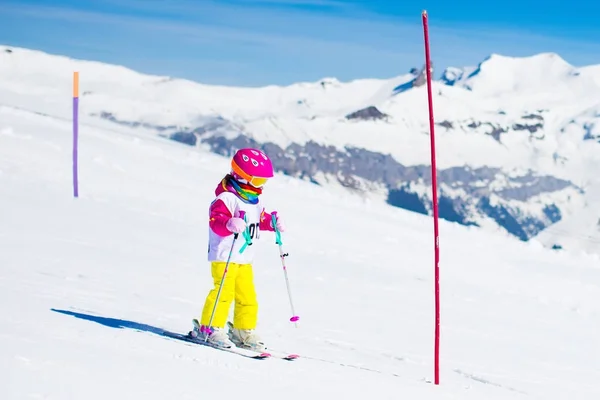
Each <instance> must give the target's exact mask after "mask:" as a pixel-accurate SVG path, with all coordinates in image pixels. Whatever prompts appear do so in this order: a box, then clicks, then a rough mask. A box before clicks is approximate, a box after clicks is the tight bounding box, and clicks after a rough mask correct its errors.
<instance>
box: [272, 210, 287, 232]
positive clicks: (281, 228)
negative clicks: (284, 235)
mask: <svg viewBox="0 0 600 400" xmlns="http://www.w3.org/2000/svg"><path fill="white" fill-rule="evenodd" d="M271 214H273V215H275V216H276V221H277V230H278V231H279V232H285V224H284V223H283V221H282V220H281V217H280V216H279V214H278V213H277V211H273V212H272V213H271ZM271 226H273V222H271ZM273 228H275V227H273Z"/></svg>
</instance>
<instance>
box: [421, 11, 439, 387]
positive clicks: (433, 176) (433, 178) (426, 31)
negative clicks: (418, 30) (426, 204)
mask: <svg viewBox="0 0 600 400" xmlns="http://www.w3.org/2000/svg"><path fill="white" fill-rule="evenodd" d="M421 17H422V19H423V34H424V38H425V69H426V71H427V100H428V102H429V131H430V138H431V190H432V199H431V201H432V203H433V235H434V251H435V280H434V281H435V344H434V352H433V353H434V383H435V384H436V385H439V384H440V265H439V263H440V234H439V228H438V216H439V213H438V198H437V173H436V172H437V168H436V166H435V124H434V118H433V95H432V94H431V72H432V71H431V57H430V54H429V27H428V17H427V11H425V10H424V11H423V12H422V13H421Z"/></svg>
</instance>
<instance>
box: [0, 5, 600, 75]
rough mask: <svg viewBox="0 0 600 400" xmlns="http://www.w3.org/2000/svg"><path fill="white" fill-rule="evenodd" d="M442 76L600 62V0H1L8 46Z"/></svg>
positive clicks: (0, 25)
mask: <svg viewBox="0 0 600 400" xmlns="http://www.w3.org/2000/svg"><path fill="white" fill-rule="evenodd" d="M422 9H427V11H428V13H429V19H430V33H431V42H432V43H431V52H432V59H433V61H434V63H435V67H436V75H439V73H440V72H441V69H442V68H445V67H447V66H466V65H476V64H477V63H479V62H480V61H481V60H483V59H484V58H485V57H486V56H488V55H489V54H491V53H499V54H504V55H509V56H526V55H532V54H535V53H540V52H548V51H550V52H556V53H558V54H560V55H561V56H562V57H563V58H564V59H565V60H567V61H568V62H570V63H571V64H573V65H576V66H582V65H589V64H600V24H598V23H597V18H598V16H599V15H600V2H596V1H591V0H585V1H580V0H572V1H569V2H558V1H556V2H555V1H552V0H550V1H544V2H542V1H538V0H531V1H527V0H520V1H515V0H504V1H502V2H492V1H477V2H472V3H470V2H468V1H454V2H449V1H431V0H425V1H421V2H418V1H407V0H391V1H386V0H371V1H368V0H258V1H251V0H222V1H205V0H79V1H70V0H51V1H43V0H37V1H33V0H0V43H1V44H8V45H13V46H20V47H29V48H35V49H40V50H43V51H47V52H51V53H58V54H64V55H68V56H72V57H76V58H84V59H93V60H98V61H104V62H110V63H116V64H121V65H125V66H128V67H130V68H133V69H136V70H139V71H142V72H146V73H152V74H160V75H169V76H175V77H181V78H187V79H193V80H196V81H201V82H205V83H211V84H224V85H243V86H258V85H267V84H278V85H286V84H290V83H293V82H298V81H316V80H318V79H320V78H323V77H331V76H333V77H337V78H338V79H340V80H343V81H347V80H350V79H355V78H367V77H369V78H370V77H375V78H387V77H391V76H395V75H400V74H403V73H406V72H407V71H408V70H409V69H410V68H411V67H413V66H417V67H419V66H421V65H422V63H423V59H424V55H423V32H422V27H421V11H422Z"/></svg>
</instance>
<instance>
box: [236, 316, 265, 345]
mask: <svg viewBox="0 0 600 400" xmlns="http://www.w3.org/2000/svg"><path fill="white" fill-rule="evenodd" d="M227 326H228V327H229V332H228V334H229V339H230V340H231V341H232V342H233V344H235V346H236V347H240V348H243V349H250V350H254V351H265V350H266V349H267V346H265V343H264V342H263V341H262V340H261V339H260V337H259V336H258V335H257V334H256V333H254V330H252V329H237V328H234V327H233V324H232V323H231V322H227Z"/></svg>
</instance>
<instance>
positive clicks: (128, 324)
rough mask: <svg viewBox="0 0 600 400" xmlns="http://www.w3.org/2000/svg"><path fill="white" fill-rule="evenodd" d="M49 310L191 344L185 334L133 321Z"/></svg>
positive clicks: (110, 326) (112, 326)
mask: <svg viewBox="0 0 600 400" xmlns="http://www.w3.org/2000/svg"><path fill="white" fill-rule="evenodd" d="M50 310H52V311H54V312H56V313H59V314H64V315H69V316H71V317H75V318H79V319H82V320H85V321H91V322H95V323H97V324H100V325H103V326H106V327H108V328H115V329H131V330H134V331H139V332H149V333H152V334H155V335H158V336H162V337H165V338H171V339H178V340H182V341H185V342H192V340H190V338H189V337H188V336H187V333H183V334H182V333H177V332H171V331H168V330H166V329H162V328H159V327H156V326H152V325H148V324H142V323H139V322H135V321H128V320H126V319H117V318H107V317H100V316H97V315H91V314H84V313H80V312H75V311H68V310H59V309H56V308H51V309H50Z"/></svg>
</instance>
